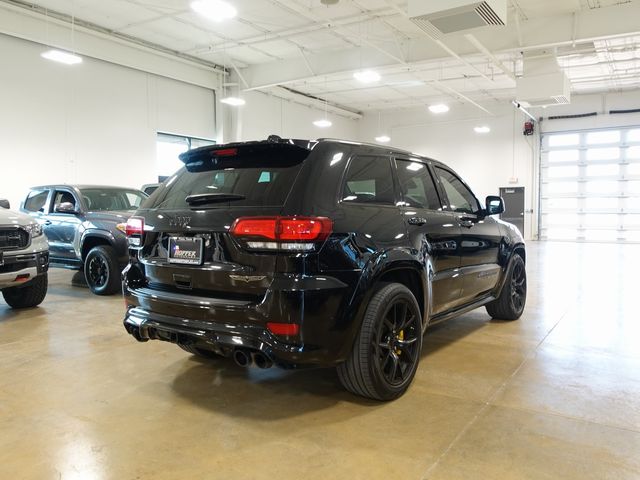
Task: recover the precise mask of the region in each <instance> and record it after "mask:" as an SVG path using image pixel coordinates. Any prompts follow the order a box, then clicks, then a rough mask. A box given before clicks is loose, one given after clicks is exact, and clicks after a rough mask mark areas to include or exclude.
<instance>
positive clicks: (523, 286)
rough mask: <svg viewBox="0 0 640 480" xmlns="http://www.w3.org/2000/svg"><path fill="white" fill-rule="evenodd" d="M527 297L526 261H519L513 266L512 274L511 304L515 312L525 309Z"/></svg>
mask: <svg viewBox="0 0 640 480" xmlns="http://www.w3.org/2000/svg"><path fill="white" fill-rule="evenodd" d="M526 298H527V275H526V273H525V269H524V263H522V262H518V263H516V264H515V265H514V267H513V273H512V274H511V306H512V307H513V311H514V312H522V310H524V302H525V301H526Z"/></svg>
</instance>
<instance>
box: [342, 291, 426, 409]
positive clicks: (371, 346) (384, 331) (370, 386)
mask: <svg viewBox="0 0 640 480" xmlns="http://www.w3.org/2000/svg"><path fill="white" fill-rule="evenodd" d="M421 349H422V315H421V314H420V307H419V306H418V302H417V301H416V299H415V297H414V296H413V294H412V293H411V291H410V290H409V289H408V288H407V287H405V286H404V285H401V284H399V283H385V284H381V286H380V288H379V289H378V290H377V291H376V292H375V293H374V294H373V297H372V298H371V301H370V302H369V305H368V306H367V309H366V311H365V314H364V318H363V321H362V326H361V328H360V332H359V333H358V336H357V338H356V341H355V344H354V346H353V350H352V351H351V354H350V356H349V358H347V360H346V361H345V362H344V363H342V364H340V365H338V368H337V370H338V377H339V379H340V382H341V383H342V385H343V386H344V387H345V388H346V389H347V390H348V391H350V392H351V393H354V394H356V395H360V396H362V397H366V398H371V399H374V400H381V401H389V400H394V399H396V398H398V397H400V396H401V395H402V394H403V393H404V392H406V391H407V389H408V388H409V385H410V384H411V381H412V380H413V377H414V376H415V373H416V370H417V368H418V363H419V361H420V351H421ZM398 367H399V368H398Z"/></svg>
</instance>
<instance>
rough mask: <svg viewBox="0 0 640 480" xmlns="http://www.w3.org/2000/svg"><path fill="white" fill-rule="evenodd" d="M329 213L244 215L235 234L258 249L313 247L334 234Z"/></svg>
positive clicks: (234, 224)
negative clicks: (268, 215) (321, 215)
mask: <svg viewBox="0 0 640 480" xmlns="http://www.w3.org/2000/svg"><path fill="white" fill-rule="evenodd" d="M332 230H333V222H332V221H331V219H329V218H326V217H241V218H238V219H237V220H236V221H235V222H234V223H233V226H232V227H231V234H232V235H233V236H234V237H236V238H238V239H240V240H242V241H243V242H244V243H245V245H246V246H247V247H248V248H250V249H254V250H286V251H294V252H300V251H303V252H304V251H310V250H314V249H315V248H316V245H317V244H318V243H321V242H323V241H324V240H326V239H327V237H328V236H329V235H331V231H332Z"/></svg>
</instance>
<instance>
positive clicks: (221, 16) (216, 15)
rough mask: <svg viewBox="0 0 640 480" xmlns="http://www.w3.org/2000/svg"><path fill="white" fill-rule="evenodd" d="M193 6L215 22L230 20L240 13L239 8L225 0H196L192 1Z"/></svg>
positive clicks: (196, 10)
mask: <svg viewBox="0 0 640 480" xmlns="http://www.w3.org/2000/svg"><path fill="white" fill-rule="evenodd" d="M191 8H192V9H193V10H194V11H195V12H197V13H199V14H200V15H202V16H203V17H206V18H208V19H209V20H213V21H214V22H222V21H224V20H229V19H230V18H233V17H235V16H236V15H237V14H238V10H236V8H235V7H234V6H233V5H231V4H230V3H228V2H225V1H224V0H195V1H194V2H191Z"/></svg>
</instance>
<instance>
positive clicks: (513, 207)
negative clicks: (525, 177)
mask: <svg viewBox="0 0 640 480" xmlns="http://www.w3.org/2000/svg"><path fill="white" fill-rule="evenodd" d="M500 196H501V197H502V199H503V200H504V213H502V214H501V215H500V218H501V219H502V220H504V221H505V222H509V223H512V224H514V225H515V226H516V227H518V230H520V233H521V234H523V235H524V187H501V188H500Z"/></svg>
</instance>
